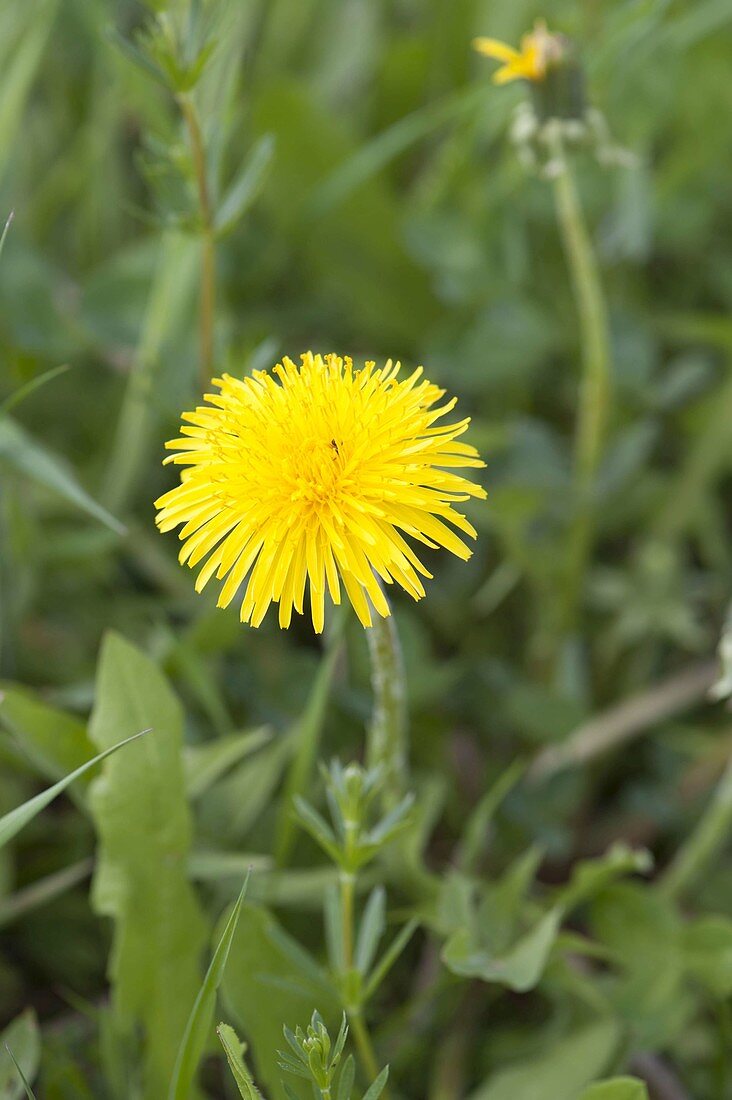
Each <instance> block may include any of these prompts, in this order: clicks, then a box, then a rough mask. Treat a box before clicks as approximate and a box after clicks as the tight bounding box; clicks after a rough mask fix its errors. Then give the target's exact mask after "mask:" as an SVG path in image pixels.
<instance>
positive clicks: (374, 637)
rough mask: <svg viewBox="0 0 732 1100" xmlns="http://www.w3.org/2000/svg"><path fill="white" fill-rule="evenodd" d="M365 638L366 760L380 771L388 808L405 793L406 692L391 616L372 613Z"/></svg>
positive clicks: (402, 666) (400, 653) (385, 802)
mask: <svg viewBox="0 0 732 1100" xmlns="http://www.w3.org/2000/svg"><path fill="white" fill-rule="evenodd" d="M366 638H367V641H368V646H369V656H370V658H371V685H372V688H373V692H374V708H373V714H372V718H371V724H370V726H369V730H368V738H367V745H366V759H367V764H368V766H369V767H370V768H374V767H380V768H381V769H382V770H383V791H384V796H383V798H384V804H385V806H386V807H387V808H391V807H392V806H394V805H395V804H396V803H397V802H398V801H399V798H400V797H401V795H402V794H403V792H404V785H405V781H406V775H407V691H406V681H405V677H404V662H403V660H402V651H401V646H400V645H399V636H398V634H397V630H396V625H395V623H394V616H393V615H390V616H389V617H388V618H386V619H383V618H382V617H381V616H380V615H378V614H377V613H374V625H373V626H372V627H369V628H368V629H367V630H366Z"/></svg>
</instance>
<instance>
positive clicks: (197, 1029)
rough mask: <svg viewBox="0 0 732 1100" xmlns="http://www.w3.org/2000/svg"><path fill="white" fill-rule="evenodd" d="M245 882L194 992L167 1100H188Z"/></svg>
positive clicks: (235, 923) (212, 1015)
mask: <svg viewBox="0 0 732 1100" xmlns="http://www.w3.org/2000/svg"><path fill="white" fill-rule="evenodd" d="M248 882H249V875H247V877H246V879H245V880H244V885H243V886H242V888H241V893H240V894H239V897H238V898H237V899H236V902H235V904H234V908H233V909H232V911H231V915H230V917H229V919H228V920H227V922H226V925H225V926H224V931H223V933H222V934H221V938H220V939H219V942H218V944H217V946H216V950H215V951H214V954H213V958H212V959H211V962H210V964H209V968H208V970H207V971H206V977H205V978H204V980H203V985H202V986H201V988H200V989H199V991H198V996H197V997H196V1001H195V1004H194V1005H193V1009H192V1011H191V1015H190V1016H189V1018H188V1023H187V1024H186V1030H185V1032H184V1034H183V1039H182V1041H181V1045H180V1050H179V1051H178V1059H177V1061H176V1064H175V1069H174V1071H173V1079H172V1081H171V1084H170V1090H169V1093H168V1096H169V1100H188V1097H189V1096H190V1094H191V1090H192V1088H193V1085H194V1082H195V1079H196V1071H197V1070H198V1064H199V1062H200V1061H201V1055H202V1054H203V1051H204V1048H205V1046H206V1040H207V1038H208V1034H209V1031H210V1029H211V1024H212V1022H213V1017H214V1010H215V1008H216V993H217V991H218V988H219V986H220V985H221V978H222V977H223V973H224V968H225V966H226V962H227V959H228V958H229V949H230V947H231V941H232V939H233V937H234V933H235V932H236V926H237V923H238V921H239V914H240V912H241V906H242V902H243V901H244V895H245V894H246V890H247V883H248Z"/></svg>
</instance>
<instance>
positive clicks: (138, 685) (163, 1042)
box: [89, 633, 205, 1100]
mask: <svg viewBox="0 0 732 1100" xmlns="http://www.w3.org/2000/svg"><path fill="white" fill-rule="evenodd" d="M141 715H145V716H146V719H147V721H146V724H147V725H150V726H152V727H153V728H154V734H153V735H151V736H150V737H148V738H147V739H146V740H145V741H144V742H143V745H144V746H145V748H144V751H138V752H136V753H134V754H133V753H128V754H126V759H124V755H125V754H120V755H119V756H118V757H115V758H114V759H113V760H112V761H110V763H108V764H107V767H106V768H105V771H104V774H103V775H102V776H101V777H100V778H99V779H97V780H96V782H95V783H94V784H93V786H92V788H91V791H90V806H91V810H92V815H93V817H94V821H95V824H96V829H97V834H98V837H99V851H98V858H97V869H96V873H95V877H94V884H93V890H92V904H93V908H94V909H95V911H96V912H97V913H100V914H102V915H104V916H108V917H111V918H112V920H113V921H114V941H113V948H112V954H111V958H110V963H109V977H110V981H111V983H112V1005H113V1009H114V1015H115V1019H116V1021H117V1024H118V1026H119V1029H120V1031H121V1032H122V1033H123V1034H124V1033H125V1032H131V1031H132V1030H133V1029H134V1028H135V1025H136V1024H137V1023H142V1024H143V1026H144V1028H145V1031H146V1046H145V1055H144V1067H145V1082H144V1090H145V1091H144V1095H145V1097H146V1098H147V1100H160V1097H161V1096H162V1095H166V1094H167V1090H168V1085H169V1083H170V1079H171V1074H172V1072H173V1068H174V1066H175V1062H176V1057H177V1053H178V1047H179V1045H180V1041H181V1036H182V1035H183V1032H184V1029H185V1026H186V1021H187V1019H188V1016H189V1014H190V1011H191V1006H192V1005H193V1002H194V1000H195V997H196V993H197V992H198V989H199V985H200V977H199V969H198V967H199V960H200V956H201V951H202V947H203V941H204V936H205V928H204V923H203V919H202V916H201V913H200V910H199V906H198V902H197V900H196V897H195V894H194V892H193V890H192V888H191V886H190V885H189V883H188V881H187V876H186V866H187V861H188V857H189V850H190V843H191V817H190V813H189V810H188V806H187V804H186V799H185V784H184V778H183V760H182V740H183V716H182V712H181V708H180V704H179V703H178V700H177V699H176V698H175V696H174V695H173V693H172V691H171V689H170V687H169V686H168V683H167V681H166V679H165V677H164V676H163V675H162V673H161V672H160V670H159V669H158V668H157V667H156V665H155V664H154V663H153V662H152V661H150V660H149V659H148V658H147V657H146V656H145V655H144V654H143V653H141V652H140V651H139V650H138V649H136V648H135V647H134V646H132V645H131V644H130V643H129V642H127V641H125V640H124V638H122V637H120V636H119V635H118V634H114V633H110V634H108V635H107V636H106V638H105V639H104V643H103V646H102V652H101V657H100V661H99V668H98V674H97V686H96V702H95V706H94V711H93V714H92V719H91V724H90V728H89V733H90V736H91V738H92V740H93V741H94V742H95V744H97V745H100V746H104V745H105V744H106V743H107V742H108V741H109V740H110V738H112V737H114V736H115V733H116V732H119V731H122V732H126V731H127V730H129V729H130V728H131V727H134V725H135V724H136V723H137V722H138V721H139V720H140V716H141Z"/></svg>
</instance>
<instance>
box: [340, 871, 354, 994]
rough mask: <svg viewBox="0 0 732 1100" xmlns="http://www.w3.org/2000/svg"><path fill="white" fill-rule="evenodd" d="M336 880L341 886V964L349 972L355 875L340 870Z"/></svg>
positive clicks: (351, 963) (351, 961)
mask: <svg viewBox="0 0 732 1100" xmlns="http://www.w3.org/2000/svg"><path fill="white" fill-rule="evenodd" d="M338 881H339V884H340V888H341V918H342V922H343V925H342V934H343V965H344V968H345V970H346V973H349V972H350V971H351V970H352V969H353V925H354V904H353V899H354V895H355V892H356V876H355V875H354V874H353V873H352V872H350V871H341V873H340V875H339V878H338Z"/></svg>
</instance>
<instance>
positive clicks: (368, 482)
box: [155, 352, 485, 632]
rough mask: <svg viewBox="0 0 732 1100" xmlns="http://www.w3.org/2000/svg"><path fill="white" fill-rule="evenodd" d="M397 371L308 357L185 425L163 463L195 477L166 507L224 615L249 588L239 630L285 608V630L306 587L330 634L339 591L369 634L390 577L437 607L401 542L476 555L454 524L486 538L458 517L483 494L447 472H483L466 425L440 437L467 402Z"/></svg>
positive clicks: (199, 584)
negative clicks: (330, 612) (217, 583)
mask: <svg viewBox="0 0 732 1100" xmlns="http://www.w3.org/2000/svg"><path fill="white" fill-rule="evenodd" d="M399 369H400V368H399V364H398V363H396V364H392V362H391V360H389V361H388V362H387V364H386V366H384V367H382V368H378V369H377V367H376V364H375V363H366V365H365V367H364V368H363V369H362V370H354V368H353V363H352V361H351V360H350V359H348V358H345V359H342V358H340V357H339V356H336V355H327V356H325V358H323V357H322V356H320V355H312V354H311V353H310V352H308V353H307V354H306V355H303V356H302V362H301V365H300V366H297V365H296V364H295V363H293V362H292V360H290V359H283V361H282V363H281V364H278V365H277V366H276V367H275V368H274V369H273V371H272V372H268V371H255V372H254V374H253V375H252V376H251V377H248V378H244V379H238V378H232V377H231V376H230V375H226V374H225V375H224V376H223V377H222V378H221V379H216V380H215V381H214V384H215V385H216V386H217V387H218V389H219V390H220V393H218V394H207V395H206V397H205V400H206V402H207V404H205V405H202V406H200V407H199V408H197V409H196V411H195V412H192V413H184V414H183V421H184V424H183V427H182V428H181V438H180V439H174V440H171V441H170V442H169V443H167V444H166V448H167V449H168V450H172V451H174V452H175V454H173V455H170V456H169V457H168V458H166V460H165V461H166V463H167V462H173V463H176V464H178V465H183V466H185V467H187V468H186V469H185V470H184V471H182V473H181V479H180V484H179V485H177V486H176V487H175V488H174V489H171V490H170V492H167V493H164V494H163V496H161V497H160V499H159V500H157V501H156V502H155V506H156V508H158V509H159V511H158V516H157V524H158V527H159V528H160V530H161V531H169V530H171V529H172V528H174V527H177V526H179V525H180V524H182V525H183V526H182V529H181V531H180V532H179V537H180V539H181V540H182V541H183V543H184V545H183V548H182V550H181V553H180V561H181V562H182V563H183V562H186V563H187V564H188V565H189V566H191V567H193V566H196V565H198V564H199V562H202V561H204V559H205V562H204V564H203V567H202V568H201V570H200V572H199V574H198V577H197V579H196V589H197V590H198V591H199V592H200V591H201V589H202V588H203V587H204V585H205V584H206V583H207V581H208V580H209V579H210V578H211V577H212V576H213V574H214V573H215V574H216V577H217V579H218V580H223V581H224V584H223V586H222V588H221V592H220V594H219V599H218V605H219V607H226V606H227V605H228V604H229V603H231V601H232V600H233V599H234V597H235V596H236V594H237V592H238V591H239V589H240V587H241V586H242V584H243V583H244V581H245V580H247V585H246V591H245V592H244V598H243V602H242V604H241V613H240V618H241V620H242V622H246V623H250V624H251V625H252V626H259V624H260V623H261V622H262V619H263V618H264V616H265V613H266V611H267V609H268V607H269V605H270V604H271V603H279V621H280V626H282V627H287V626H289V624H290V620H291V617H292V609H293V607H294V608H295V609H296V610H297V611H298V612H299V613H300V614H302V613H303V601H304V598H305V586H306V584H308V585H309V595H310V609H311V614H312V619H313V625H314V627H315V629H316V631H318V632H320V631H322V629H323V622H324V617H325V593H326V590H327V591H328V592H329V593H330V597H331V599H332V600H333V602H334V603H336V604H338V603H340V601H341V584H342V585H343V588H344V589H345V592H346V595H347V597H348V599H350V601H351V603H352V604H353V606H354V608H355V610H356V614H357V615H358V617H359V619H360V620H361V622H362V623H363V625H364V626H370V625H371V621H372V620H371V607H372V606H373V607H374V608H375V609H376V611H377V612H378V613H379V614H380V615H382V616H387V615H388V614H389V604H388V603H387V601H386V598H385V596H384V594H383V591H382V588H381V585H380V583H379V579H378V578H381V580H383V581H385V582H386V583H387V584H390V583H392V582H393V581H396V582H397V583H398V584H399V585H401V587H402V588H404V589H405V590H406V591H407V592H408V593H409V594H410V595H411V596H413V597H414V598H415V599H420V598H421V597H422V596H423V595H424V586H423V584H422V580H421V579H420V577H430V576H431V574H430V573H428V571H427V570H426V569H425V567H424V565H423V564H422V563H421V562H420V560H419V558H418V557H417V555H416V554H415V552H414V550H413V549H412V547H411V546H410V544H409V542H408V541H407V539H406V538H405V537H404V536H407V537H408V538H411V539H416V540H417V542H421V543H423V544H424V545H425V546H429V547H431V548H436V547H438V546H443V547H445V548H446V549H447V550H450V551H452V553H453V554H456V555H457V556H458V557H460V558H464V559H467V558H469V557H470V555H471V551H470V550H469V548H468V547H467V546H466V544H465V542H464V541H463V540H462V538H460V537H459V536H458V535H457V534H456V533H455V531H454V530H453V528H456V529H457V530H458V531H459V532H461V533H462V534H464V535H469V536H470V537H471V538H475V537H476V531H475V529H474V528H473V526H472V525H471V524H470V523H469V522H468V520H467V519H466V518H465V516H463V515H462V514H461V513H460V512H457V511H455V509H454V508H453V505H454V504H456V503H457V502H459V501H465V500H467V499H468V498H469V497H484V496H485V491H484V490H483V489H482V488H481V487H480V486H479V485H475V484H473V483H472V482H470V481H468V480H466V479H465V478H463V477H461V476H460V475H459V474H457V473H451V472H449V470H450V468H454V469H458V468H464V467H471V466H472V467H478V466H483V465H484V463H483V462H481V460H480V458H479V457H478V453H477V451H476V450H475V448H474V447H471V446H470V445H469V444H467V443H462V442H459V441H458V437H459V436H461V435H462V434H463V433H464V432H465V430H466V429H467V427H468V423H469V419H468V418H466V419H463V420H460V421H459V422H457V423H453V424H444V425H439V424H438V423H437V422H438V421H439V420H440V419H441V418H442V417H443V416H445V415H446V414H447V413H449V412H450V411H451V410H452V409H453V408H454V406H455V401H456V399H455V398H453V399H452V400H451V401H447V402H445V403H444V404H442V405H437V402H439V400H440V399H441V398H442V397H443V396H444V392H445V391H444V390H441V389H439V388H438V387H437V386H435V385H432V384H431V383H430V382H427V381H424V380H421V375H422V368H421V367H419V368H418V369H417V370H415V371H414V372H413V373H412V374H411V375H410V376H409V377H408V378H404V379H402V380H400V379H399V378H398V375H399ZM435 406H436V407H435ZM224 578H225V580H224ZM247 578H248V579H247Z"/></svg>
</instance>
